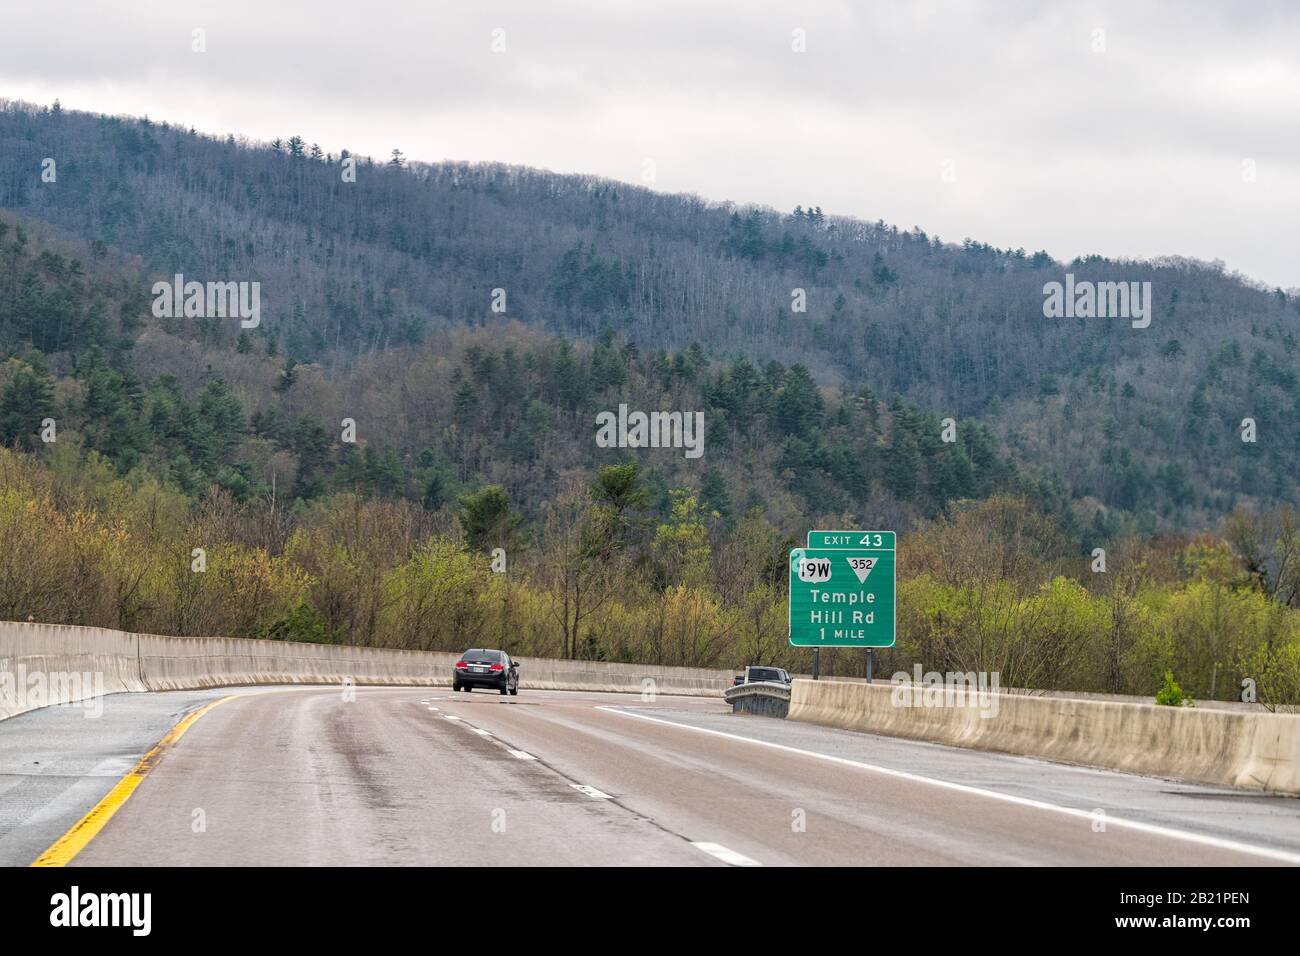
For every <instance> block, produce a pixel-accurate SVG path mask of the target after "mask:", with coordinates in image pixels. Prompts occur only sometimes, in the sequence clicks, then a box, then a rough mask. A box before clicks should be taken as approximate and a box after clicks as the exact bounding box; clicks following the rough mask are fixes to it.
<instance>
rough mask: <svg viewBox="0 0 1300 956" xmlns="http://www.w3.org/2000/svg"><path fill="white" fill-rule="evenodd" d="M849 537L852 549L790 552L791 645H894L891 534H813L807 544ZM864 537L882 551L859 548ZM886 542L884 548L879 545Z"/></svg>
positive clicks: (839, 532)
mask: <svg viewBox="0 0 1300 956" xmlns="http://www.w3.org/2000/svg"><path fill="white" fill-rule="evenodd" d="M814 535H815V536H817V540H825V538H824V537H823V536H827V537H829V539H830V540H837V539H838V536H840V535H851V536H853V537H852V545H853V546H851V547H811V546H810V547H807V548H795V549H793V550H792V551H791V552H790V643H791V644H793V645H794V646H795V647H893V646H894V602H895V587H894V533H893V532H892V531H851V532H841V531H812V532H809V534H808V537H809V540H810V543H811V541H812V540H813V538H814ZM864 537H867V538H868V540H870V541H871V542H872V543H873V544H874V543H875V542H876V541H879V542H880V544H881V545H882V547H872V548H867V547H860V546H858V542H859V541H861V540H863V538H864ZM886 542H887V543H888V547H883V545H885V544H886Z"/></svg>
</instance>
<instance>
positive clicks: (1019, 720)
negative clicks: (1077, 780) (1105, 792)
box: [789, 680, 1300, 794]
mask: <svg viewBox="0 0 1300 956" xmlns="http://www.w3.org/2000/svg"><path fill="white" fill-rule="evenodd" d="M989 712H992V713H990V715H989V716H983V715H982V714H984V713H989ZM789 716H790V718H791V719H793V720H805V721H811V722H813V723H819V724H826V725H828V726H832V727H842V728H844V729H847V730H857V731H864V732H866V733H873V734H883V735H886V736H891V737H908V738H911V739H914V740H926V741H930V742H932V743H942V744H951V745H953V746H957V747H972V748H975V749H978V750H993V751H999V752H1001V753H1009V754H1018V755H1021V756H1026V757H1040V758H1043V759H1047V760H1056V761H1060V762H1062V763H1071V764H1078V765H1081V766H1086V767H1099V768H1103V769H1107V770H1119V771H1124V772H1127V773H1137V774H1143V775H1146V776H1153V777H1164V778H1168V779H1172V780H1184V781H1189V782H1197V783H1209V784H1214V785H1218V786H1232V787H1243V788H1247V789H1252V790H1266V791H1270V792H1276V793H1288V794H1300V717H1298V716H1295V715H1291V714H1267V713H1239V712H1235V711H1223V710H1201V709H1197V708H1186V707H1158V706H1156V705H1155V704H1133V703H1120V702H1114V701H1099V700H1075V699H1066V698H1057V697H1027V696H1021V695H1007V694H999V695H997V700H996V707H987V708H986V709H985V710H984V711H981V708H980V707H979V706H978V704H973V705H972V704H967V705H965V706H921V705H919V704H917V705H914V706H911V707H905V706H896V705H895V702H894V688H893V687H891V686H887V685H881V684H873V685H868V684H865V683H849V682H843V681H809V680H796V681H795V682H794V686H793V689H792V692H791V701H790V714H789Z"/></svg>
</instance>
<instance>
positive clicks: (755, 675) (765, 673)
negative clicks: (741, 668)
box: [749, 667, 781, 680]
mask: <svg viewBox="0 0 1300 956" xmlns="http://www.w3.org/2000/svg"><path fill="white" fill-rule="evenodd" d="M749 679H750V680H780V679H781V672H780V671H779V670H777V669H776V668H775V667H751V668H750V669H749Z"/></svg>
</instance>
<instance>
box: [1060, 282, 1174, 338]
mask: <svg viewBox="0 0 1300 956" xmlns="http://www.w3.org/2000/svg"><path fill="white" fill-rule="evenodd" d="M1043 296H1044V298H1043V315H1044V316H1045V317H1046V318H1049V319H1076V318H1077V319H1132V320H1133V328H1135V329H1145V328H1146V327H1147V326H1148V325H1150V324H1151V283H1150V282H1089V281H1088V280H1087V279H1084V280H1082V281H1079V282H1076V281H1075V279H1074V273H1073V272H1067V273H1066V274H1065V282H1064V283H1060V282H1048V283H1047V284H1046V285H1044V286H1043Z"/></svg>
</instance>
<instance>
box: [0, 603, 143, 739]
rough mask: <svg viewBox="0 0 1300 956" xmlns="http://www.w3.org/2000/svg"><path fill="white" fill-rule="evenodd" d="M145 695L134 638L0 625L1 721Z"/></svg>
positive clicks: (118, 633) (62, 628)
mask: <svg viewBox="0 0 1300 956" xmlns="http://www.w3.org/2000/svg"><path fill="white" fill-rule="evenodd" d="M144 689H145V687H144V684H143V682H142V681H141V680H140V661H139V648H138V645H137V642H136V638H135V635H134V634H125V633H123V632H122V631H106V630H103V629H102V628H97V627H69V626H64V625H57V624H26V623H21V624H20V623H7V622H0V720H2V719H4V718H5V717H13V716H14V715H15V714H21V713H23V712H24V711H28V710H33V709H35V708H37V707H45V706H47V705H49V704H67V703H73V702H75V701H79V700H88V699H90V698H92V697H99V696H101V695H103V694H119V693H122V692H124V691H142V690H144Z"/></svg>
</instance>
